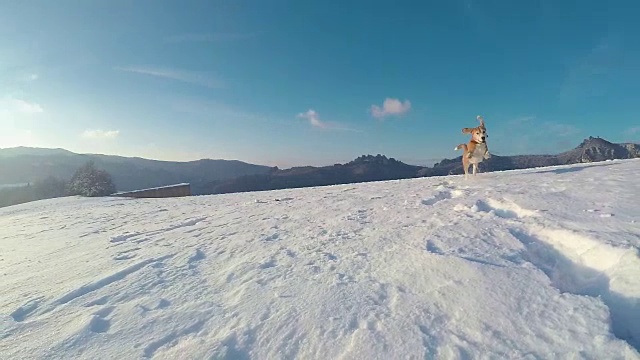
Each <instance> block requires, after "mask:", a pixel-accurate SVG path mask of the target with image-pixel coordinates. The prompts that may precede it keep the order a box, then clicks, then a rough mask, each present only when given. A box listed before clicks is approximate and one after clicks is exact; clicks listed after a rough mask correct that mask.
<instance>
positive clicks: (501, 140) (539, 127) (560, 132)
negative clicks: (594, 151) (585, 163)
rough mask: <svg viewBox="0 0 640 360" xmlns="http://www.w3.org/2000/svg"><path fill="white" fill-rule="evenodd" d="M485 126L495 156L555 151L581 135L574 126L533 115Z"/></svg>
mask: <svg viewBox="0 0 640 360" xmlns="http://www.w3.org/2000/svg"><path fill="white" fill-rule="evenodd" d="M488 127H489V128H488V130H489V146H490V147H491V148H492V149H493V151H494V153H495V154H497V155H513V154H549V153H557V152H560V151H565V150H569V149H570V148H571V147H573V146H575V145H577V144H578V143H579V141H580V140H581V139H580V137H581V136H582V135H583V131H582V129H580V128H578V127H577V126H575V125H572V124H567V123H563V122H558V121H552V120H545V119H540V118H538V117H537V116H534V115H526V116H519V117H516V118H514V119H511V120H507V121H505V122H504V123H502V124H500V123H498V122H497V123H496V125H495V126H493V125H488ZM514 134H515V136H514Z"/></svg>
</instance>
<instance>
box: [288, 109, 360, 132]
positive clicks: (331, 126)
mask: <svg viewBox="0 0 640 360" xmlns="http://www.w3.org/2000/svg"><path fill="white" fill-rule="evenodd" d="M297 117H298V118H300V119H305V120H307V121H308V122H309V124H311V126H313V127H315V128H318V129H325V130H341V131H355V132H362V131H361V130H356V129H352V128H349V127H346V126H342V125H340V124H339V123H336V122H327V121H323V120H320V114H318V112H316V111H315V110H313V109H309V110H307V111H305V112H303V113H299V114H298V115H297Z"/></svg>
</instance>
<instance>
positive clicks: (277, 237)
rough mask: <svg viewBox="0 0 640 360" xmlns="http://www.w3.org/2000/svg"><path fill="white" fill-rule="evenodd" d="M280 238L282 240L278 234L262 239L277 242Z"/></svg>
mask: <svg viewBox="0 0 640 360" xmlns="http://www.w3.org/2000/svg"><path fill="white" fill-rule="evenodd" d="M279 238H280V234H278V233H277V232H276V233H273V234H271V235H268V236H265V237H263V238H262V241H276V240H278V239H279Z"/></svg>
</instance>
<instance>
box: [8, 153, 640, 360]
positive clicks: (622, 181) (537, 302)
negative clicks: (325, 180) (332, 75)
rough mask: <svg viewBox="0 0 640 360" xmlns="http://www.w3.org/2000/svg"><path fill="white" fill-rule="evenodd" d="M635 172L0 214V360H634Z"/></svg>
mask: <svg viewBox="0 0 640 360" xmlns="http://www.w3.org/2000/svg"><path fill="white" fill-rule="evenodd" d="M638 165H640V160H621V161H610V162H602V163H589V164H575V165H569V166H566V165H565V166H554V167H550V168H538V169H526V170H511V171H504V172H494V173H486V174H482V173H481V174H479V175H478V176H476V177H470V178H469V180H464V177H463V176H460V175H457V176H446V177H434V178H419V179H408V180H393V181H385V182H374V183H361V184H347V185H335V186H327V187H316V188H302V189H289V190H276V191H268V192H258V193H238V194H226V195H213V196H194V197H184V198H172V199H121V198H102V199H84V198H60V199H51V200H45V201H37V202H33V203H28V204H21V205H16V206H12V207H7V208H2V209H0V229H2V231H0V289H2V296H1V297H0V354H3V355H2V356H3V357H6V358H80V359H102V358H104V359H113V358H216V359H217V358H223V359H249V358H256V359H265V358H269V359H293V358H305V359H315V358H318V359H320V358H322V359H326V358H330V359H347V358H348V359H389V358H401V359H415V358H576V357H577V358H598V359H602V358H606V359H640V354H639V352H638V349H639V348H640V257H639V255H638V249H640V203H638V201H637V199H636V198H637V194H640V183H638V182H637V181H636V179H637V178H638V176H640V166H638Z"/></svg>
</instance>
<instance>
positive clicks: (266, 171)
mask: <svg viewBox="0 0 640 360" xmlns="http://www.w3.org/2000/svg"><path fill="white" fill-rule="evenodd" d="M638 157H640V145H639V144H632V143H621V144H616V143H611V142H609V141H607V140H605V139H602V138H594V137H589V138H588V139H585V140H584V141H583V142H582V143H581V144H579V145H578V146H577V147H576V148H574V149H571V150H569V151H565V152H562V153H559V154H555V155H515V156H498V155H492V157H491V158H490V159H488V160H486V161H484V162H482V163H481V164H480V171H481V172H490V171H501V170H515V169H526V168H533V167H543V166H554V165H566V164H574V163H584V162H597V161H604V160H612V159H630V158H638ZM89 160H91V161H93V162H94V163H95V165H96V167H98V168H102V169H104V170H106V171H107V172H109V173H110V174H111V175H112V177H113V180H114V182H115V184H116V187H117V188H118V190H119V191H129V190H137V189H144V188H149V187H156V186H164V185H171V184H176V183H183V182H188V183H191V187H192V193H193V194H194V195H202V194H222V193H233V192H244V191H261V190H275V189H285V188H298V187H309V186H323V185H335V184H345V183H358V182H366V181H382V180H396V179H406V178H416V177H428V176H444V175H454V174H461V173H462V165H461V161H460V156H458V157H457V158H454V159H444V160H442V161H440V162H438V163H436V164H435V165H434V166H433V167H422V166H414V165H409V164H405V163H403V162H401V161H398V160H396V159H394V158H387V157H386V156H383V155H380V154H378V155H375V156H373V155H363V156H360V157H358V158H356V159H355V160H353V161H350V162H348V163H345V164H335V165H333V166H323V167H312V166H303V167H293V168H290V169H278V168H277V167H269V166H262V165H255V164H249V163H245V162H241V161H236V160H212V159H203V160H197V161H188V162H173V161H158V160H149V159H142V158H129V157H122V156H111V155H98V154H76V153H73V152H70V151H67V150H64V149H42V148H25V147H19V148H8V149H0V184H21V183H30V182H35V181H38V180H41V179H44V178H46V177H50V176H52V177H57V178H60V179H69V178H71V176H72V175H73V173H74V172H75V171H76V169H78V168H79V167H80V166H81V165H83V164H84V163H86V162H87V161H89Z"/></svg>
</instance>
